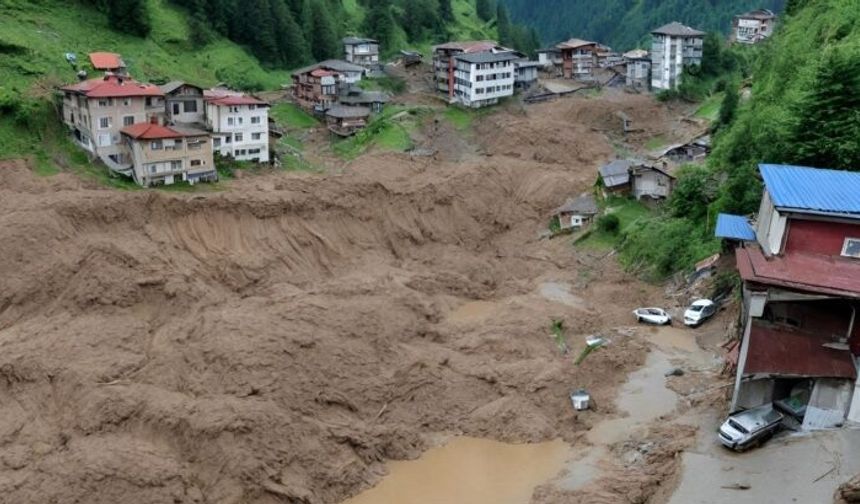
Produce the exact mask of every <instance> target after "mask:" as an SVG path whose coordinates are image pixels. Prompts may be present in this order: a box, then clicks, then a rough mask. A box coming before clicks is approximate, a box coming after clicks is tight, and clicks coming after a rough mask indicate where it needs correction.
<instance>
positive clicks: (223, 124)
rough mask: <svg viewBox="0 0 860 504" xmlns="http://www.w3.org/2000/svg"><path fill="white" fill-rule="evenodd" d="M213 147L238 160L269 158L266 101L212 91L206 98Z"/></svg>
mask: <svg viewBox="0 0 860 504" xmlns="http://www.w3.org/2000/svg"><path fill="white" fill-rule="evenodd" d="M205 106H206V119H205V120H206V128H207V129H208V130H209V131H211V132H212V149H213V151H214V152H216V153H218V154H220V155H222V156H230V157H232V158H234V159H237V160H240V161H255V162H258V163H268V162H269V159H270V158H269V104H268V103H266V102H264V101H262V100H258V99H257V98H254V97H252V96H247V95H242V94H236V93H226V94H225V93H211V95H210V96H207V97H206V99H205Z"/></svg>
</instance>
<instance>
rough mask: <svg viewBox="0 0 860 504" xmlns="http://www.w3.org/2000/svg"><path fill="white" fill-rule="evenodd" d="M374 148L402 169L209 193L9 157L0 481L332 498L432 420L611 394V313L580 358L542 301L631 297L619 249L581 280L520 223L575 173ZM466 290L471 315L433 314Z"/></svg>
mask: <svg viewBox="0 0 860 504" xmlns="http://www.w3.org/2000/svg"><path fill="white" fill-rule="evenodd" d="M366 162H367V163H371V161H366ZM372 164H374V165H375V167H376V169H377V170H378V172H379V173H383V172H384V173H389V174H390V173H394V172H395V169H396V170H399V172H398V173H399V175H398V176H396V177H383V176H379V177H369V176H366V175H360V174H357V173H354V172H352V173H350V174H347V175H342V176H333V177H317V178H311V177H302V176H295V177H283V176H272V177H260V178H256V179H253V180H250V181H248V182H246V183H244V182H237V183H236V185H235V186H234V187H233V188H232V189H231V191H229V192H226V193H212V194H207V195H204V196H191V195H171V194H169V193H156V192H144V191H140V192H130V193H124V192H116V191H104V190H95V189H87V188H82V187H80V184H79V183H78V182H76V181H74V180H73V179H71V178H67V177H66V178H64V177H65V176H59V177H57V178H53V179H38V178H35V177H33V176H32V175H31V174H30V173H29V171H28V170H27V169H26V167H25V166H24V165H23V164H14V165H9V164H7V165H5V166H4V169H3V170H2V171H0V173H2V175H0V178H2V180H0V182H2V189H0V257H3V258H4V260H3V261H2V262H0V278H2V279H3V281H2V283H0V405H2V410H3V414H2V415H0V495H2V496H3V497H2V498H0V501H2V502H15V503H27V502H58V503H66V502H89V503H116V502H136V503H149V502H151V503H163V502H183V503H185V502H218V503H231V502H236V503H238V502H260V503H264V502H308V503H331V502H337V501H339V500H341V499H342V498H344V497H345V496H348V495H351V494H354V493H356V492H357V491H359V490H360V489H362V488H365V487H367V486H368V485H370V484H372V483H373V482H375V481H376V480H377V479H378V478H379V477H380V475H381V474H382V471H383V465H382V462H383V461H384V460H385V459H388V458H395V459H397V458H408V457H413V456H416V455H417V454H418V453H420V450H421V449H422V448H423V447H424V446H425V443H426V439H427V437H426V435H428V434H432V433H437V432H454V433H457V432H463V433H468V434H471V435H476V436H487V437H492V438H497V439H507V440H517V441H528V440H542V439H549V438H553V437H557V436H562V437H564V438H566V439H568V440H573V439H575V438H576V436H577V432H578V431H580V430H582V429H583V428H585V427H587V423H586V421H585V420H583V419H577V418H576V416H575V414H574V413H573V412H572V411H571V409H570V408H569V403H568V401H567V400H566V394H567V392H568V391H569V389H570V388H571V387H573V386H588V387H590V388H591V389H592V390H593V393H594V394H595V396H596V399H597V400H598V401H600V400H601V399H602V400H603V401H602V404H606V405H608V404H611V400H610V397H611V390H612V388H613V387H614V386H615V385H616V384H617V383H619V382H620V381H622V380H623V379H624V373H623V372H622V371H623V370H624V369H627V368H629V367H631V366H633V365H635V364H636V363H638V362H641V359H642V356H641V354H642V352H641V350H642V346H641V343H638V342H636V341H633V340H632V339H629V338H624V337H621V336H619V337H618V339H617V340H616V341H614V344H613V345H612V348H611V349H608V350H606V351H605V353H603V354H602V356H601V357H602V358H601V359H594V360H590V361H587V365H585V366H583V367H582V368H575V367H574V366H573V365H572V364H571V360H570V358H569V357H567V358H565V357H562V356H561V355H560V354H559V353H558V349H557V348H556V346H555V343H554V342H553V341H552V339H550V338H549V337H548V336H547V332H548V331H547V328H548V324H549V319H550V317H553V316H562V317H564V318H565V319H566V320H567V321H568V325H569V326H570V327H571V334H576V335H577V336H574V339H573V340H572V341H574V345H579V344H580V343H579V340H581V339H582V337H581V335H584V334H587V333H589V332H590V331H591V330H593V329H594V328H596V327H600V326H601V324H603V323H604V322H606V320H607V318H609V319H611V318H613V317H621V316H623V314H624V313H626V309H625V308H624V307H619V309H618V310H614V309H613V308H607V305H608V304H609V303H608V301H609V300H611V299H618V298H619V297H622V296H627V297H631V296H633V297H636V296H641V297H645V295H646V294H645V293H644V292H643V291H642V290H641V289H639V290H637V291H636V292H629V291H630V289H629V288H628V287H627V286H626V285H625V283H627V282H629V280H626V279H625V278H624V276H623V275H621V274H620V273H618V272H617V271H616V270H615V269H614V267H609V269H608V270H607V271H605V272H603V273H602V275H603V278H601V281H602V282H605V283H600V282H591V281H590V280H588V278H589V276H588V275H587V274H583V272H582V271H579V268H580V259H577V258H575V257H573V256H572V255H571V253H570V249H569V244H568V243H566V242H565V243H563V242H561V241H558V242H556V241H553V242H546V241H542V242H539V241H538V238H537V234H538V232H539V231H540V230H541V229H542V228H543V227H544V226H545V224H544V223H545V219H546V212H547V211H548V210H549V209H550V208H552V207H553V206H555V205H556V204H557V203H558V201H561V200H563V198H564V197H565V196H566V195H568V194H569V193H571V192H574V191H579V190H582V189H583V188H584V187H586V183H587V182H586V180H587V179H588V178H589V177H587V176H585V175H581V174H572V173H571V172H570V171H568V170H567V169H563V168H560V167H557V166H554V165H553V166H550V167H545V166H534V164H532V165H530V166H529V167H528V169H526V167H525V166H518V165H517V164H516V161H515V160H509V161H508V162H505V163H502V164H500V163H486V164H483V165H481V164H477V165H470V166H462V165H447V166H435V165H433V164H432V163H427V164H425V165H424V166H418V164H416V163H408V164H407V163H404V160H403V159H402V158H396V157H385V156H381V157H378V158H376V159H375V160H373V161H372ZM385 164H388V165H389V166H388V167H387V168H386V167H385V166H383V165H385ZM419 164H420V163H419ZM368 172H369V173H373V172H374V170H370V169H368ZM243 183H244V184H245V185H241V184H243ZM548 275H550V276H552V278H553V279H554V280H558V279H560V280H566V281H570V282H579V283H578V285H579V286H580V287H581V288H582V292H581V294H582V298H583V299H582V300H581V303H580V304H578V305H577V306H563V305H559V304H556V303H547V302H546V300H545V299H542V298H540V295H539V294H537V293H536V291H537V287H538V285H539V282H540V281H541V280H542V279H546V278H548ZM472 300H485V301H487V302H488V303H490V304H491V305H492V306H494V307H495V308H494V309H493V312H492V315H491V316H477V317H471V318H470V317H468V316H466V317H452V316H451V314H452V313H453V312H454V310H455V309H456V308H458V307H460V306H462V305H463V304H464V303H468V302H470V301H472ZM610 409H611V408H609V407H608V406H607V407H605V408H603V410H602V411H601V413H606V412H609V411H610Z"/></svg>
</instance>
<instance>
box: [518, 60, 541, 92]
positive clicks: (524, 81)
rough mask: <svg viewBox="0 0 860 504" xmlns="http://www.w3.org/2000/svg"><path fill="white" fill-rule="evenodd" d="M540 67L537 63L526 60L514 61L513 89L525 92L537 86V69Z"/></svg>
mask: <svg viewBox="0 0 860 504" xmlns="http://www.w3.org/2000/svg"><path fill="white" fill-rule="evenodd" d="M542 66H543V65H541V63H540V62H538V61H529V60H526V59H518V60H516V61H514V72H515V74H514V88H515V89H520V90H526V89H530V88H531V87H532V86H534V85H535V84H537V81H538V69H539V68H541V67H542Z"/></svg>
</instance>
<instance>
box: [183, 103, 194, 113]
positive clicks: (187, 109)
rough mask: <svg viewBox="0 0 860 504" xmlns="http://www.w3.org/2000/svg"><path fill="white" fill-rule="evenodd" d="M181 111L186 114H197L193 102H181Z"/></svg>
mask: <svg viewBox="0 0 860 504" xmlns="http://www.w3.org/2000/svg"><path fill="white" fill-rule="evenodd" d="M182 110H183V111H185V112H186V113H187V112H197V102H196V101H195V100H189V101H184V102H182Z"/></svg>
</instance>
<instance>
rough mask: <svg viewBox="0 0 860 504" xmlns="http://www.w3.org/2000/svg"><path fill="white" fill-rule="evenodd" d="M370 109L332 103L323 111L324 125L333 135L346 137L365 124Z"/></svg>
mask: <svg viewBox="0 0 860 504" xmlns="http://www.w3.org/2000/svg"><path fill="white" fill-rule="evenodd" d="M368 117H370V109H369V108H367V107H347V106H344V105H333V106H332V107H330V108H329V109H328V110H326V113H325V119H326V125H327V126H328V129H329V131H331V132H332V133H334V134H335V135H338V136H342V137H348V136H351V135H353V134H355V132H356V131H358V130H360V129H362V128H364V127H365V126H367V118H368Z"/></svg>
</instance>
